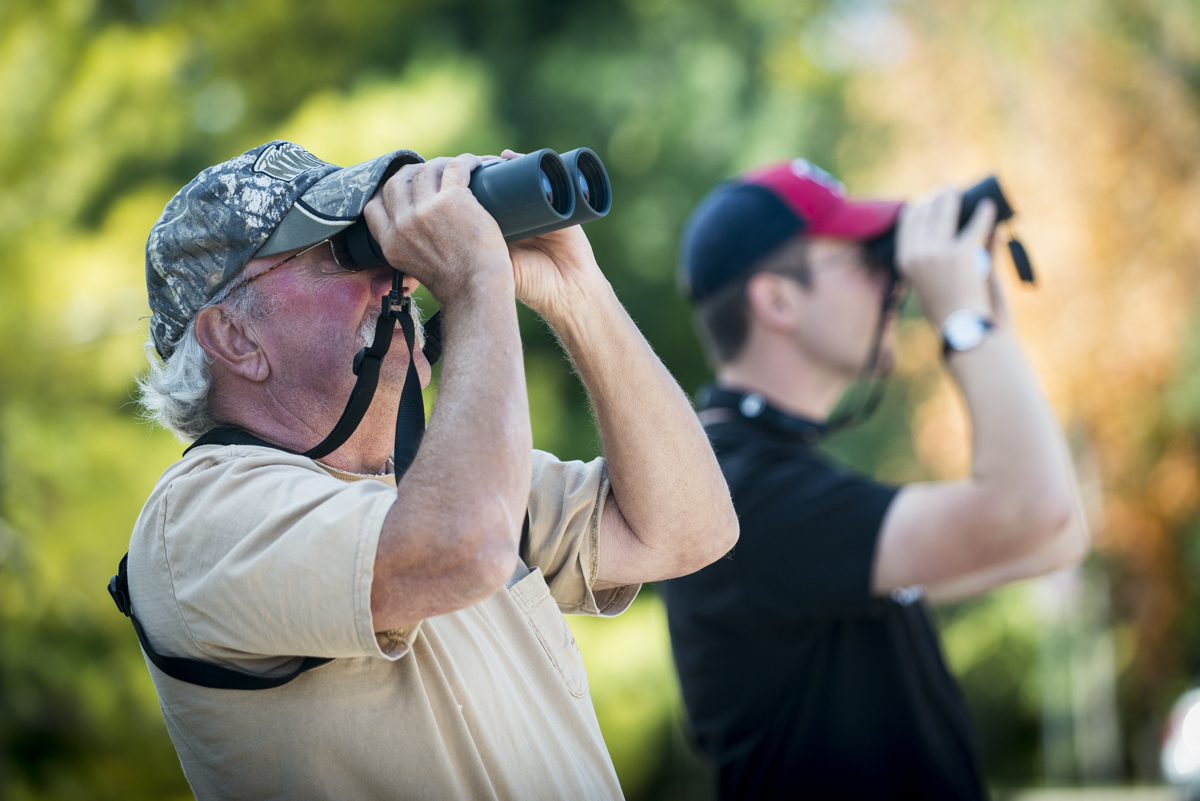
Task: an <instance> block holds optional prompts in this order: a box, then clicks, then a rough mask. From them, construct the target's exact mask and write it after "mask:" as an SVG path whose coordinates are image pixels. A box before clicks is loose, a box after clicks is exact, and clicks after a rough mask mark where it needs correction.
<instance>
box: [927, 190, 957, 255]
mask: <svg viewBox="0 0 1200 801" xmlns="http://www.w3.org/2000/svg"><path fill="white" fill-rule="evenodd" d="M961 208H962V195H961V194H959V192H958V190H957V189H953V188H950V187H947V188H946V189H943V190H942V191H941V192H940V193H939V194H938V196H937V197H936V198H934V201H933V208H932V210H931V214H930V217H931V219H930V221H929V231H928V233H929V235H930V236H931V237H933V238H935V239H937V240H939V241H942V242H944V241H946V240H949V239H953V238H954V232H955V231H956V230H957V229H958V214H959V210H960V209H961Z"/></svg>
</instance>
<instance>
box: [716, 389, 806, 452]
mask: <svg viewBox="0 0 1200 801" xmlns="http://www.w3.org/2000/svg"><path fill="white" fill-rule="evenodd" d="M696 400H697V402H698V403H699V405H700V420H701V422H703V423H704V424H705V425H706V426H709V425H716V424H719V423H723V422H738V421H745V422H747V423H750V424H751V425H753V426H755V427H757V428H759V429H762V430H766V431H769V432H771V433H773V434H776V435H777V436H780V437H784V438H786V439H789V440H793V441H796V442H805V443H810V444H811V443H815V442H816V441H817V440H818V439H820V438H821V435H822V434H823V433H824V432H825V426H823V425H822V424H820V423H816V422H813V421H812V420H809V419H807V418H804V417H797V416H796V415H793V414H788V413H787V412H785V411H783V410H781V409H778V408H776V407H774V406H772V405H771V404H769V403H767V400H766V398H764V397H763V396H762V394H760V393H758V392H750V391H745V390H738V389H730V388H728V387H722V386H718V385H716V384H710V385H708V386H706V387H703V388H702V389H701V390H700V392H699V393H697V395H696Z"/></svg>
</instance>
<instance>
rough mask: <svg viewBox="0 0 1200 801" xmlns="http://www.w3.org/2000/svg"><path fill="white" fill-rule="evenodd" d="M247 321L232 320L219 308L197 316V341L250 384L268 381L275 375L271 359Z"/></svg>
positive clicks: (217, 362) (219, 362) (223, 365)
mask: <svg viewBox="0 0 1200 801" xmlns="http://www.w3.org/2000/svg"><path fill="white" fill-rule="evenodd" d="M245 322H246V321H245V319H242V320H233V319H231V318H230V317H229V316H228V315H227V314H225V312H224V311H223V310H222V309H221V308H220V307H219V306H210V307H208V308H207V309H202V310H201V311H200V313H199V314H197V315H196V341H197V342H199V343H200V347H202V348H204V352H205V353H207V354H208V355H209V358H211V359H212V360H213V361H214V362H215V363H216V364H220V365H221V366H222V367H224V368H225V369H226V370H228V371H229V372H231V373H233V374H234V375H236V376H240V377H241V378H244V379H246V380H247V381H266V380H267V376H269V375H270V374H271V366H270V365H269V364H268V363H267V355H266V354H265V353H264V352H263V350H262V348H261V347H259V344H258V342H257V341H256V340H255V338H254V334H253V332H252V331H249V330H247V327H246V325H245Z"/></svg>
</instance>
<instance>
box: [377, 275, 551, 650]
mask: <svg viewBox="0 0 1200 801" xmlns="http://www.w3.org/2000/svg"><path fill="white" fill-rule="evenodd" d="M444 313H445V315H446V321H445V330H446V341H445V353H444V362H443V368H442V375H441V382H440V386H439V393H438V401H437V404H436V406H435V407H434V411H433V414H432V416H431V419H430V422H429V427H428V429H427V430H426V432H425V437H424V439H423V440H422V444H421V448H420V450H419V451H418V453H417V457H416V459H415V460H414V461H413V464H412V466H411V468H410V469H409V471H408V472H407V473H406V474H405V476H404V478H403V479H402V480H401V481H400V483H399V486H398V488H397V501H396V504H395V506H394V507H393V509H392V510H391V512H390V513H389V515H388V519H387V522H386V523H385V526H384V529H383V532H382V534H381V536H380V542H379V547H378V553H377V556H376V562H375V579H374V583H373V589H372V607H373V609H374V610H375V615H376V619H375V625H376V629H377V630H382V629H384V628H391V627H394V626H396V625H401V624H403V623H408V622H414V621H416V620H420V619H423V618H425V617H428V616H430V615H434V614H441V613H443V612H449V611H453V610H455V609H460V608H463V607H465V606H468V605H470V604H471V603H475V602H477V601H479V600H481V599H482V598H485V597H487V596H488V595H490V594H491V593H492V592H494V591H495V590H496V589H497V588H498V587H499V586H500V585H502V583H503V581H504V580H505V579H507V577H508V575H509V574H510V573H511V572H512V567H513V564H514V562H515V558H516V550H517V543H518V540H519V537H520V530H521V522H522V520H523V517H524V510H525V506H526V504H527V502H528V497H529V480H530V470H531V466H530V451H531V448H532V436H531V434H530V427H529V411H528V402H527V399H526V395H525V376H524V368H523V361H522V352H521V342H520V335H519V332H518V330H517V320H516V312H515V306H514V303H513V298H512V293H511V289H509V290H508V291H507V293H506V292H505V291H504V290H503V288H488V289H486V290H485V291H481V292H479V293H476V294H473V295H471V296H470V297H467V298H463V299H461V300H459V301H458V302H455V303H448V304H447V305H446V306H445V307H444Z"/></svg>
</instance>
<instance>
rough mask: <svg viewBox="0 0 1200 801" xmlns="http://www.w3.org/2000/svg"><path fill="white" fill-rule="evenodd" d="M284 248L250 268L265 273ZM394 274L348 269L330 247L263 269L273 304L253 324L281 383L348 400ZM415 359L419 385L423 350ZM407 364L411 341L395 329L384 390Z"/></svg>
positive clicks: (263, 285) (410, 284)
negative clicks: (353, 367)
mask: <svg viewBox="0 0 1200 801" xmlns="http://www.w3.org/2000/svg"><path fill="white" fill-rule="evenodd" d="M286 255H288V254H280V255H279V256H272V257H269V258H267V259H258V260H255V261H253V262H251V263H250V264H249V265H247V270H246V272H247V274H249V275H256V274H258V273H261V272H262V271H264V270H266V269H267V268H268V267H270V266H271V265H272V264H275V263H278V262H279V261H280V260H281V259H282V258H284V257H286ZM391 281H392V271H391V270H390V269H388V268H380V269H373V270H363V271H361V272H348V271H346V270H343V269H342V268H341V267H340V266H338V264H337V262H336V261H335V260H334V258H333V256H332V253H331V251H330V250H329V248H327V247H318V248H315V249H313V250H312V251H310V252H308V253H305V254H304V255H302V256H300V257H299V258H298V259H296V260H295V263H294V265H292V264H289V265H285V266H284V267H282V268H281V269H279V270H275V271H273V272H272V273H271V274H270V275H265V276H263V277H262V279H261V280H260V281H258V282H257V285H258V286H259V289H260V291H262V293H263V294H264V295H265V296H266V297H267V299H268V301H267V302H268V305H269V307H270V308H271V310H272V311H271V314H269V315H268V316H267V317H265V318H264V319H262V320H259V321H256V323H255V329H256V334H257V338H258V339H259V344H260V346H261V347H262V348H263V349H264V350H265V351H266V354H267V358H268V361H269V362H270V364H271V372H272V375H273V377H274V378H275V379H276V381H277V382H278V384H279V389H280V390H285V391H286V390H291V391H293V392H295V393H297V395H298V396H300V397H310V396H314V395H316V396H328V397H330V398H334V399H336V401H335V402H340V403H344V402H345V398H346V397H347V395H348V394H349V392H350V388H351V387H352V386H353V385H354V380H355V377H354V374H353V372H352V370H351V365H352V363H353V359H354V355H355V354H356V353H358V351H359V350H361V349H362V348H363V347H364V346H365V345H367V344H368V343H369V341H370V340H371V339H372V338H373V337H374V333H375V322H376V320H377V319H378V316H379V311H380V299H381V298H382V297H383V296H384V295H386V294H388V292H389V291H390V290H391ZM416 287H417V282H416V280H415V279H413V278H410V277H405V278H404V281H403V290H404V294H406V295H408V294H410V293H411V292H412V291H413V290H415V289H416ZM416 366H417V373H418V375H419V376H420V378H421V385H422V386H426V385H427V384H428V383H429V380H430V373H431V371H430V367H429V363H428V362H427V361H426V359H425V357H424V354H422V353H421V351H420V350H419V349H418V350H417V351H416ZM407 369H408V352H407V348H406V347H405V345H404V339H403V337H402V336H401V335H400V334H399V332H397V336H396V337H395V338H394V339H393V341H392V347H391V349H390V350H389V351H388V355H387V357H386V358H385V359H384V363H383V370H382V372H381V374H380V387H379V388H380V391H383V392H387V391H388V390H391V391H392V392H398V391H399V388H400V387H401V386H402V384H403V382H404V376H405V373H406V371H407Z"/></svg>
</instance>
